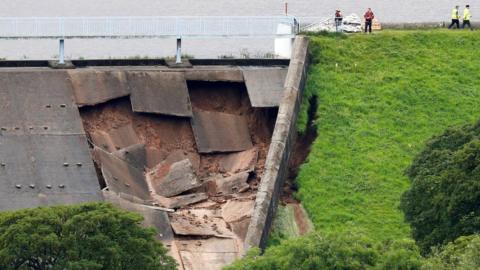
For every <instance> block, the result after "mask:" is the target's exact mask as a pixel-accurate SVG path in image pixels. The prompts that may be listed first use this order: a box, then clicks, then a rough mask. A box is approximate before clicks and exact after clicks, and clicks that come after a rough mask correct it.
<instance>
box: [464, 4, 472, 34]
mask: <svg viewBox="0 0 480 270" xmlns="http://www.w3.org/2000/svg"><path fill="white" fill-rule="evenodd" d="M471 18H472V14H471V13H470V5H466V6H465V9H464V10H463V23H462V29H463V28H465V26H466V25H468V28H470V30H473V29H472V25H471V24H470V19H471Z"/></svg>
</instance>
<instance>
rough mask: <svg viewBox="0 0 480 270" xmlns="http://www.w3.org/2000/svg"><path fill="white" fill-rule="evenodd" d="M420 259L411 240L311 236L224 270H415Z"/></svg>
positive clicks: (253, 254)
mask: <svg viewBox="0 0 480 270" xmlns="http://www.w3.org/2000/svg"><path fill="white" fill-rule="evenodd" d="M420 266H421V257H420V253H419V251H418V248H417V247H416V246H415V243H414V242H413V241H412V240H410V241H408V240H405V241H401V242H391V243H376V242H374V241H372V240H370V239H369V238H366V237H363V236H361V235H358V234H354V233H344V234H327V235H322V234H319V233H314V234H311V235H308V236H304V237H300V238H298V239H293V240H288V241H283V242H282V243H281V244H279V245H277V246H273V247H270V248H268V249H267V250H266V251H265V253H264V254H263V255H260V251H259V250H258V249H255V250H253V251H250V252H249V253H248V254H247V256H246V257H245V258H244V259H242V260H239V261H236V262H235V263H233V264H232V265H231V266H228V267H226V268H225V270H291V269H295V270H310V269H312V270H314V269H326V270H328V269H332V270H333V269H335V270H362V269H369V270H380V269H381V270H387V269H388V270H415V269H420Z"/></svg>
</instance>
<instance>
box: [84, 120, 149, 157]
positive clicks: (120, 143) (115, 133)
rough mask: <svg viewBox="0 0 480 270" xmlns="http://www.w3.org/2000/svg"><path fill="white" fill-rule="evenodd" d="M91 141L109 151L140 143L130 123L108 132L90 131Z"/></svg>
mask: <svg viewBox="0 0 480 270" xmlns="http://www.w3.org/2000/svg"><path fill="white" fill-rule="evenodd" d="M91 137H92V140H93V143H94V144H95V145H96V146H98V147H101V148H102V149H103V150H105V151H108V152H110V153H112V152H114V151H117V150H120V149H122V148H125V147H128V146H131V145H134V144H139V143H141V140H140V138H139V137H138V136H137V134H136V133H135V130H134V129H133V127H132V125H131V124H128V125H125V126H122V127H119V128H114V129H111V130H109V131H108V132H105V131H102V130H97V131H95V132H93V133H91Z"/></svg>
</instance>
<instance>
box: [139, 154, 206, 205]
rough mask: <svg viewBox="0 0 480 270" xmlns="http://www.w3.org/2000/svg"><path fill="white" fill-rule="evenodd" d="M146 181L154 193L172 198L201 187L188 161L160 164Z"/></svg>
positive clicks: (148, 175)
mask: <svg viewBox="0 0 480 270" xmlns="http://www.w3.org/2000/svg"><path fill="white" fill-rule="evenodd" d="M147 179H148V180H147V181H148V182H149V183H150V184H151V186H152V187H153V189H154V190H155V193H156V194H158V195H160V196H164V197H172V196H175V195H179V194H180V193H183V192H185V191H188V190H191V189H193V188H197V187H199V186H200V185H201V183H200V182H199V181H198V179H197V176H196V174H195V172H194V170H193V167H192V163H191V162H190V160H189V159H184V160H182V161H179V162H175V163H173V164H169V163H163V162H162V163H161V164H159V165H157V166H156V167H155V168H153V170H152V171H151V172H149V173H148V174H147Z"/></svg>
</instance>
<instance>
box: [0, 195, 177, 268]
mask: <svg viewBox="0 0 480 270" xmlns="http://www.w3.org/2000/svg"><path fill="white" fill-rule="evenodd" d="M141 221H142V217H141V216H139V215H137V214H134V213H128V212H124V211H121V210H119V209H117V208H114V207H113V206H112V205H109V204H101V203H88V204H83V205H77V206H56V207H48V208H35V209H26V210H19V211H14V212H4V213H0V269H4V270H10V269H22V270H23V269H25V270H26V269H34V270H37V269H38V270H40V269H42V270H43V269H59V270H60V269H69V270H75V269H78V270H80V269H89V270H95V269H102V270H110V269H111V270H114V269H142V270H153V269H155V270H157V269H166V270H167V269H168V270H169V269H175V267H176V263H175V262H174V260H173V259H172V258H170V257H168V256H167V255H166V252H167V251H166V249H165V248H164V247H163V246H162V244H161V243H160V242H157V241H156V240H155V238H154V236H155V232H154V230H153V229H145V228H142V227H140V226H139V223H140V222H141Z"/></svg>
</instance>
